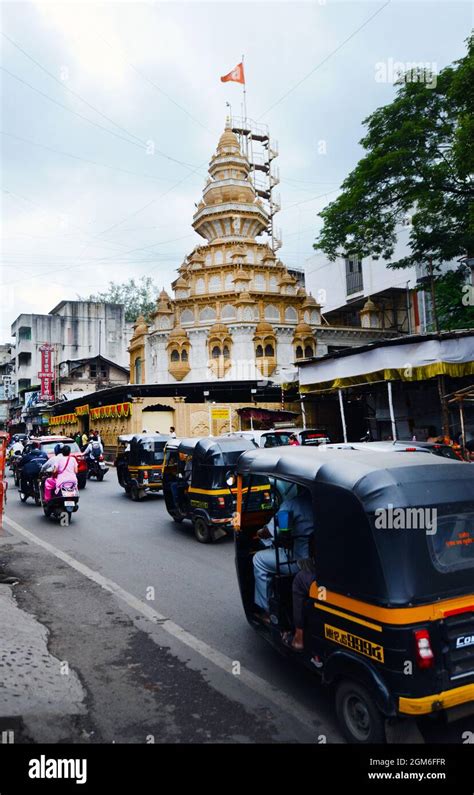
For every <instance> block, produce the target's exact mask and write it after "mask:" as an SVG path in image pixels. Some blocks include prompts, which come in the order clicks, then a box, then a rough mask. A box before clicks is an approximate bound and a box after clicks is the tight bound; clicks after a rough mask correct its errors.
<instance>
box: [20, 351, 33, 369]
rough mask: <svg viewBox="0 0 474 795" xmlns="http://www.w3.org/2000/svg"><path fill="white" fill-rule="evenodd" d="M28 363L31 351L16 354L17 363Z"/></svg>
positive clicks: (29, 362)
mask: <svg viewBox="0 0 474 795" xmlns="http://www.w3.org/2000/svg"><path fill="white" fill-rule="evenodd" d="M22 364H24V365H29V364H31V353H20V354H18V365H19V366H20V367H21V365H22Z"/></svg>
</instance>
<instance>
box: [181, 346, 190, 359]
mask: <svg viewBox="0 0 474 795" xmlns="http://www.w3.org/2000/svg"><path fill="white" fill-rule="evenodd" d="M181 361H182V362H187V361H188V352H187V350H185V349H183V350H182V351H181Z"/></svg>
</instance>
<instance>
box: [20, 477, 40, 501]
mask: <svg viewBox="0 0 474 795" xmlns="http://www.w3.org/2000/svg"><path fill="white" fill-rule="evenodd" d="M21 485H22V484H21V481H20V484H19V486H18V493H19V495H20V500H21V501H22V502H26V501H27V499H28V497H32V498H33V499H34V501H35V505H41V495H40V485H39V481H38V476H37V475H34V476H33V475H32V476H31V477H29V478H28V479H27V481H26V484H24V485H25V490H24V491H22V488H21Z"/></svg>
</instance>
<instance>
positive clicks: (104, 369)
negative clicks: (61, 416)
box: [58, 356, 130, 400]
mask: <svg viewBox="0 0 474 795" xmlns="http://www.w3.org/2000/svg"><path fill="white" fill-rule="evenodd" d="M129 375H130V371H129V369H128V367H122V366H121V365H119V364H116V363H115V362H111V361H110V360H109V359H106V358H105V356H92V357H90V358H88V359H73V360H71V359H69V360H68V361H66V362H61V363H60V365H59V376H58V382H59V392H58V398H59V399H60V400H71V399H73V398H75V397H81V395H84V394H86V395H87V394H89V393H90V392H94V391H98V390H100V389H110V388H111V387H115V386H123V385H125V384H128V381H129Z"/></svg>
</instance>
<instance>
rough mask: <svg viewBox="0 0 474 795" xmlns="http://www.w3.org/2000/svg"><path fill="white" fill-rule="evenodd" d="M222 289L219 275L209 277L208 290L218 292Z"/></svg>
mask: <svg viewBox="0 0 474 795" xmlns="http://www.w3.org/2000/svg"><path fill="white" fill-rule="evenodd" d="M221 289H222V282H221V279H220V276H211V278H210V279H209V292H210V293H218V292H219V291H220V290H221Z"/></svg>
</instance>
